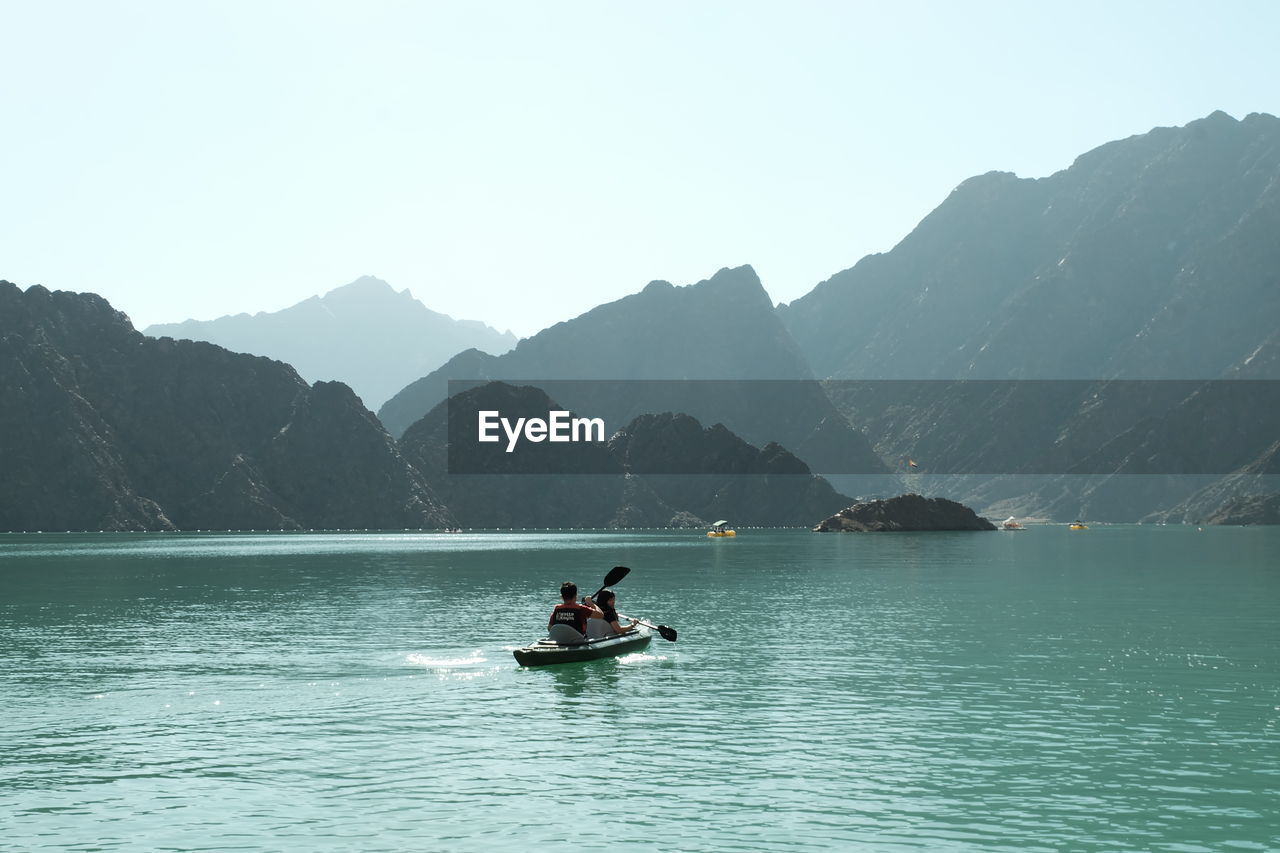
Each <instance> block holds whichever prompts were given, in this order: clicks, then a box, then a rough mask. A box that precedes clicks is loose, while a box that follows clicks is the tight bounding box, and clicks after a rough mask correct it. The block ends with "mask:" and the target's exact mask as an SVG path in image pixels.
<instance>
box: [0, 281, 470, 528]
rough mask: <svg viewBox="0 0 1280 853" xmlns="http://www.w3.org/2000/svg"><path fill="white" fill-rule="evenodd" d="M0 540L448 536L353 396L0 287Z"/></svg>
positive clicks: (64, 300)
mask: <svg viewBox="0 0 1280 853" xmlns="http://www.w3.org/2000/svg"><path fill="white" fill-rule="evenodd" d="M0 387H2V388H4V389H5V400H4V406H3V407H0V470H2V471H3V476H2V477H0V530H86V529H87V530H98V529H105V530H170V529H184V530H190V529H210V528H215V529H298V528H312V527H315V528H333V527H360V528H404V527H414V528H417V527H424V526H425V527H437V526H444V525H448V524H451V523H452V517H451V516H450V515H449V514H448V511H447V510H446V509H444V507H443V506H442V505H441V504H440V503H439V501H438V500H437V499H436V498H435V496H434V495H433V494H432V492H431V490H430V488H429V487H428V486H427V485H426V483H425V482H424V480H423V479H422V477H421V475H420V474H419V473H418V472H417V471H416V470H414V469H413V468H412V467H411V466H410V465H409V464H408V463H407V462H406V461H405V460H404V459H403V458H402V457H401V456H400V453H399V451H398V449H397V447H396V445H395V442H394V441H393V440H392V439H391V437H390V436H389V435H387V433H386V431H385V430H384V429H383V428H382V425H381V424H380V423H379V422H378V421H377V419H376V418H375V417H374V416H373V415H372V414H371V413H370V412H369V411H368V410H367V409H365V408H364V407H363V406H362V405H361V404H360V401H359V399H357V398H356V396H355V394H353V393H352V391H351V389H349V388H348V387H346V386H345V385H343V384H341V383H337V382H319V383H316V384H315V385H314V386H309V385H308V384H307V383H306V382H305V381H303V380H302V379H301V378H300V377H299V376H298V374H297V373H296V372H295V371H294V370H293V369H292V368H291V367H289V366H288V365H287V364H282V363H280V362H278V361H272V360H270V359H267V358H261V357H257V356H251V355H242V354H238V353H233V352H230V351H228V350H226V349H223V348H222V347H218V346H214V345H213V344H208V343H203V342H195V341H175V340H173V339H171V338H160V339H156V338H150V337H146V336H144V335H142V334H141V333H139V332H136V331H134V329H133V326H132V325H131V324H130V323H129V320H128V318H127V317H126V316H125V315H124V314H122V313H120V312H118V311H115V310H113V309H112V308H111V306H110V305H109V304H107V302H106V301H105V300H103V299H102V298H101V297H98V296H95V295H94V294H74V293H64V292H53V293H51V292H49V291H48V290H46V289H45V288H43V287H40V286H34V287H31V288H29V289H28V290H26V291H25V292H23V291H22V290H20V289H19V288H18V287H17V286H16V285H13V284H10V283H8V282H0Z"/></svg>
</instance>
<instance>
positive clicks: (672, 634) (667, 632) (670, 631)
mask: <svg viewBox="0 0 1280 853" xmlns="http://www.w3.org/2000/svg"><path fill="white" fill-rule="evenodd" d="M622 618H624V619H630V618H631V617H630V616H624V617H622ZM636 621H637V622H639V623H640V624H641V625H643V626H645V627H646V628H654V629H656V630H657V632H658V633H659V634H661V635H662V639H664V640H667V641H669V642H672V643H674V642H675V641H676V629H675V628H668V627H667V626H666V625H653V624H651V623H649V622H646V621H644V620H643V619H637V620H636Z"/></svg>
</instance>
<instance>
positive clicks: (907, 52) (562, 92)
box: [0, 0, 1280, 336]
mask: <svg viewBox="0 0 1280 853" xmlns="http://www.w3.org/2000/svg"><path fill="white" fill-rule="evenodd" d="M1277 33H1280V3H1276V2H1272V1H1271V0H1258V1H1257V2H1232V0H1225V1H1224V2H1219V3H1213V4H1209V3H1204V2H1199V1H1197V2H1166V0H1160V2H1157V1H1156V0H1152V2H1121V0H1107V1H1106V2H1093V1H1092V0H1083V2H1079V1H1078V0H1073V2H1036V0H1025V2H896V0H895V2H884V0H882V1H881V2H876V3H865V2H855V0H843V2H804V0H785V2H783V0H779V2H749V0H731V1H730V2H712V0H682V1H681V2H665V0H645V2H630V3H622V2H608V0H590V2H556V1H555V0H520V2H515V0H492V2H461V0H459V2H449V3H445V2H378V0H373V2H370V0H360V2H270V0H266V2H264V0H252V2H239V1H238V0H235V1H234V2H233V0H212V1H211V2H210V1H207V2H200V0H181V2H173V0H162V1H161V2H147V1H146V0H144V1H143V2H110V0H104V2H89V0H83V2H31V0H20V2H12V0H0V122H2V124H0V128H3V140H2V141H0V146H3V147H2V148H0V150H2V151H3V157H0V279H7V280H9V281H13V282H15V283H16V284H18V285H19V286H21V287H24V288H25V287H28V286H30V285H32V284H43V285H44V286H46V287H48V288H50V289H54V290H74V291H91V292H95V293H99V294H101V295H102V296H104V297H106V298H107V299H108V300H110V301H111V303H112V304H113V305H114V306H115V307H116V308H118V309H120V310H122V311H124V312H125V313H127V314H129V315H130V317H131V318H132V319H133V321H134V324H135V325H136V326H137V327H138V328H143V327H145V326H147V325H149V324H151V323H157V322H177V321H180V320H184V319H188V318H195V319H212V318H214V317H218V316H221V315H223V314H232V313H238V312H242V311H247V312H250V313H253V312H257V311H276V310H279V309H281V308H285V307H287V306H289V305H292V304H294V303H296V302H299V301H301V300H303V299H305V298H307V297H309V296H312V295H316V294H322V293H325V292H327V291H329V290H332V289H333V288H335V287H339V286H341V285H343V284H346V283H348V282H350V281H352V280H354V279H356V278H358V277H359V276H361V275H366V274H367V275H375V276H378V277H379V278H382V279H385V280H386V281H388V282H390V283H391V284H392V286H394V287H395V288H396V289H404V288H408V289H410V290H411V291H412V292H413V294H414V295H415V296H416V297H418V298H419V299H421V300H422V301H423V302H424V303H425V304H426V305H427V306H428V307H430V308H432V309H434V310H437V311H442V312H444V313H447V314H451V315H452V316H454V317H458V318H468V319H478V320H483V321H485V322H487V323H489V324H491V325H493V326H496V327H498V328H499V329H511V330H512V331H514V332H515V333H516V334H518V335H521V336H527V335H530V334H533V333H534V332H536V331H538V330H539V329H541V328H543V327H545V326H548V325H550V324H552V323H555V322H558V321H560V320H565V319H568V318H570V317H573V316H576V315H578V314H580V313H582V312H583V311H586V310H589V309H590V308H592V307H594V306H595V305H598V304H600V303H602V302H607V301H611V300H613V299H617V298H619V297H621V296H624V295H626V294H628V293H634V292H636V291H638V290H640V289H641V288H642V287H643V286H644V285H645V284H646V283H647V282H649V281H650V280H653V279H666V280H668V281H671V282H674V283H675V284H688V283H691V282H694V281H698V280H699V279H703V278H707V277H709V276H710V275H712V274H713V273H714V272H715V271H716V270H718V269H719V268H721V267H725V266H738V265H740V264H751V265H753V266H754V267H755V268H756V270H757V272H759V274H760V276H761V279H762V280H763V282H764V285H765V288H766V289H767V290H768V291H769V293H770V295H771V296H772V297H773V299H774V301H780V302H789V301H791V300H793V299H796V298H798V297H800V296H802V295H804V294H805V293H807V292H808V291H809V290H811V289H812V288H813V287H814V285H816V284H817V283H819V282H820V281H822V280H824V279H826V278H829V277H830V276H831V275H833V274H834V273H836V272H839V271H840V270H842V269H846V268H848V267H850V266H852V265H853V264H854V263H856V262H857V261H858V259H859V258H861V257H862V256H864V255H866V254H870V253H873V252H883V251H887V250H889V249H891V248H892V247H893V246H894V244H896V243H897V242H898V241H899V240H901V239H902V238H903V237H904V236H906V234H907V233H908V232H909V231H910V230H911V228H912V227H914V226H915V224H916V223H917V222H919V220H920V219H921V218H922V217H923V216H925V215H926V214H927V213H928V212H929V211H930V210H932V209H933V208H934V207H936V206H937V205H938V204H939V203H941V202H942V201H943V199H945V198H946V196H947V194H948V193H949V192H950V191H951V190H952V189H953V188H954V187H955V186H956V185H957V184H959V183H960V182H961V181H963V180H964V179H966V178H968V177H970V176H972V175H976V174H981V173H983V172H987V171H991V170H993V169H998V170H1003V171H1012V172H1016V173H1017V174H1018V175H1021V176H1023V177H1043V176H1045V175H1048V174H1051V173H1053V172H1055V171H1058V170H1060V169H1064V168H1066V167H1067V166H1069V165H1070V164H1071V162H1072V160H1074V159H1075V157H1077V156H1078V155H1080V154H1082V153H1084V152H1085V151H1087V150H1089V149H1091V148H1094V147H1097V146H1098V145H1100V144H1102V143H1104V142H1108V141H1110V140H1112V139H1119V138H1123V137H1126V136H1131V135H1133V134H1138V133H1145V132H1146V131H1148V130H1150V129H1151V128H1153V127H1157V126H1172V125H1182V124H1186V123H1187V122H1189V121H1192V120H1194V119H1196V118H1200V117H1203V116H1205V115H1207V114H1209V113H1211V112H1213V111H1214V110H1218V109H1221V110H1224V111H1226V112H1227V113H1229V114H1231V115H1233V116H1235V117H1236V118H1243V117H1244V116H1245V115H1247V114H1248V113H1251V112H1267V113H1272V114H1280V85H1278V84H1280V51H1278V50H1277V49H1276V39H1277Z"/></svg>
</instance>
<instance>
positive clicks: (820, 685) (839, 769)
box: [0, 526, 1280, 851]
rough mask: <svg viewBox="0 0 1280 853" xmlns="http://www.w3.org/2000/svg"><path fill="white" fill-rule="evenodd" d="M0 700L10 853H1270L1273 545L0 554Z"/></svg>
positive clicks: (267, 540) (383, 544) (1069, 540)
mask: <svg viewBox="0 0 1280 853" xmlns="http://www.w3.org/2000/svg"><path fill="white" fill-rule="evenodd" d="M617 564H622V565H627V566H630V567H631V568H632V570H633V571H632V573H631V575H630V576H629V577H628V578H626V580H624V581H623V582H622V583H621V584H619V585H618V587H617V592H618V605H619V609H620V610H621V611H622V612H624V613H628V614H630V615H638V616H643V617H647V618H650V619H652V620H655V621H658V622H662V623H664V624H667V625H670V626H672V627H674V628H677V629H678V630H679V632H680V636H679V641H678V642H676V643H667V642H664V641H663V640H661V639H660V638H658V637H656V636H655V638H654V640H653V643H652V644H651V646H650V647H649V649H648V650H647V651H646V652H645V653H642V654H638V655H633V656H628V657H625V658H620V659H614V660H605V661H596V662H591V663H585V664H571V665H567V666H563V667H550V668H546V669H521V668H519V667H517V666H516V665H515V662H514V660H513V659H512V656H511V652H510V650H511V649H512V648H513V647H515V646H518V645H523V644H524V643H527V642H529V641H531V640H533V639H535V638H536V637H537V636H539V628H540V627H541V626H542V625H544V624H545V618H546V614H547V612H548V611H549V609H550V607H551V605H552V604H553V603H554V602H555V599H556V588H557V586H558V585H559V583H560V581H561V580H564V579H566V578H568V579H574V580H576V581H577V582H578V583H579V585H580V586H582V587H584V588H585V591H592V590H593V589H594V587H595V586H596V585H598V583H599V582H600V579H601V578H602V577H603V576H604V574H605V573H606V572H607V571H608V569H609V568H610V567H611V566H614V565H617ZM0 711H2V713H0V815H3V821H2V823H3V829H2V830H0V835H2V836H3V841H0V847H5V845H6V844H7V845H10V848H11V849H15V850H41V849H49V850H103V851H111V850H139V849H144V850H248V851H258V850H260V851H276V850H317V851H336V850H352V851H377V850H388V851H399V850H498V851H502V850H511V851H515V850H520V851H524V850H529V849H534V848H535V847H536V846H537V845H543V844H552V843H555V844H563V843H564V842H566V841H567V842H570V843H572V844H574V845H575V846H579V847H580V848H583V849H603V848H605V847H608V848H609V849H630V850H654V851H657V850H662V851H674V850H679V851H733V850H741V851H759V850H795V851H799V850H835V849H866V850H909V849H954V850H1010V851H1013V850H1018V851H1025V850H1046V851H1048V850H1054V851H1057V850H1086V851H1087V850H1108V851H1109V850H1176V851H1196V850H1264V849H1277V848H1280V817H1277V811H1278V810H1277V805H1276V804H1277V803H1280V530H1277V529H1265V528H1209V529H1205V530H1203V531H1199V530H1197V529H1196V528H1194V527H1161V528H1155V527H1123V526H1117V527H1107V526H1101V527H1100V526H1095V527H1093V528H1092V529H1090V530H1089V531H1086V532H1081V533H1071V532H1068V531H1066V530H1065V529H1064V528H1062V527H1060V526H1054V527H1033V528H1032V529H1030V530H1028V531H1026V532H1023V533H1004V532H1000V533H976V534H973V533H971V534H945V533H939V534H880V535H862V536H858V535H843V536H839V535H825V536H824V535H817V534H810V533H807V532H802V531H742V533H741V535H740V536H738V537H737V538H736V539H729V540H709V539H706V538H705V537H703V536H701V535H700V534H686V533H672V532H650V533H643V532H642V533H604V532H599V533H596V532H588V533H581V532H577V533H575V532H554V533H552V532H546V533H521V532H494V533H482V534H455V535H448V534H439V535H432V534H385V535H382V534H350V535H343V534H324V535H322V534H307V535H282V536H276V535H265V534H264V535H231V534H228V535H67V536H27V535H21V536H16V535H10V536H0ZM10 848H5V849H10Z"/></svg>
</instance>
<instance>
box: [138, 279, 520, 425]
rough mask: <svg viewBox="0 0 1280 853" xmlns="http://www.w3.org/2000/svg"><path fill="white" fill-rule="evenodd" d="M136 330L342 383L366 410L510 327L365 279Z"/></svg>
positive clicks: (488, 344) (505, 337)
mask: <svg viewBox="0 0 1280 853" xmlns="http://www.w3.org/2000/svg"><path fill="white" fill-rule="evenodd" d="M143 333H144V334H147V335H151V336H152V337H157V338H158V337H171V338H177V339H190V340H195V341H208V342H209V343H214V344H218V345H219V346H223V347H226V348H227V349H229V350H232V351H234V352H246V353H252V354H254V355H262V356H267V357H268V358H274V359H276V360H278V361H283V362H287V363H288V364H291V365H292V366H293V367H294V368H295V369H296V370H297V371H298V373H299V375H301V376H302V377H304V378H305V379H306V380H307V381H309V382H316V381H320V380H337V381H340V382H344V383H346V384H347V385H349V386H350V387H351V388H352V390H354V391H355V392H356V394H357V395H358V396H359V397H360V399H361V400H362V401H363V402H364V404H365V405H366V406H368V407H369V408H371V409H377V408H378V407H379V406H381V405H382V404H383V402H385V401H386V400H387V399H388V398H390V397H391V396H392V395H393V394H395V393H396V392H397V391H399V390H400V389H401V388H403V387H404V386H405V385H408V384H409V383H410V382H412V381H414V380H415V379H417V378H418V377H420V376H424V375H426V374H427V373H429V372H431V371H432V370H434V369H436V368H437V367H439V366H440V365H442V364H444V363H445V362H446V361H448V360H449V359H450V358H451V357H453V356H454V355H455V354H457V353H459V352H461V351H463V350H466V349H471V348H475V349H477V350H482V351H484V352H491V353H502V352H506V351H507V350H509V349H511V348H512V347H513V346H515V344H516V337H515V335H513V334H511V333H510V332H498V331H497V330H495V329H492V328H490V327H489V326H486V325H485V324H484V323H480V322H478V321H475V320H454V319H453V318H452V317H449V316H448V315H445V314H440V313H438V312H436V311H432V310H431V309H429V308H427V306H425V305H423V304H422V302H420V301H419V300H417V299H415V298H414V297H413V295H412V294H411V293H410V292H409V291H408V290H401V291H398V292H397V291H396V290H394V289H393V288H392V287H391V285H389V284H387V283H386V282H385V281H383V280H382V279H379V278H374V277H373V276H363V277H361V278H358V279H356V280H355V281H353V282H351V283H350V284H348V285H345V286H343V287H339V288H336V289H334V290H331V291H329V292H328V293H326V294H324V295H323V296H312V297H311V298H310V299H305V300H303V301H302V302H299V303H298V304H297V305H293V306H291V307H289V308H285V309H284V310H282V311H273V312H259V313H257V314H253V315H249V314H235V315H229V316H226V317H219V318H218V319H216V320H204V321H201V320H185V321H183V322H181V323H161V324H157V325H153V326H148V327H147V328H146V329H144V330H143Z"/></svg>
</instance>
